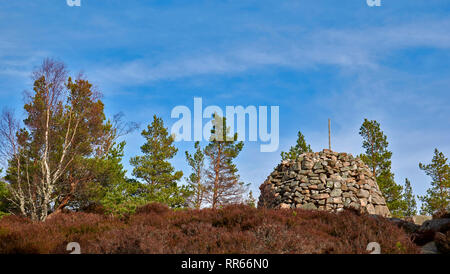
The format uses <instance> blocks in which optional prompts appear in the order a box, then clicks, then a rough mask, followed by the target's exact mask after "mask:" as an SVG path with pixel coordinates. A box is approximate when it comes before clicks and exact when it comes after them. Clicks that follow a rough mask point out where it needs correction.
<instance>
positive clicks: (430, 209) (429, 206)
mask: <svg viewBox="0 0 450 274" xmlns="http://www.w3.org/2000/svg"><path fill="white" fill-rule="evenodd" d="M419 168H420V169H422V170H423V171H425V173H426V174H427V175H428V176H430V177H431V179H432V181H431V188H429V189H428V190H427V194H426V195H424V196H419V199H420V200H421V201H422V208H421V213H422V214H430V215H431V214H434V213H437V212H443V211H449V210H450V167H449V164H448V163H447V158H446V157H445V156H444V154H443V153H442V152H440V151H439V150H438V149H435V150H434V156H433V159H432V161H431V163H430V164H428V165H424V164H422V163H419Z"/></svg>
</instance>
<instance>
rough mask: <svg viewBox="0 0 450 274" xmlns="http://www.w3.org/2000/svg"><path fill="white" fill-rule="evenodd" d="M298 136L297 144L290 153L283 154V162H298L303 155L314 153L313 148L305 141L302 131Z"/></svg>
mask: <svg viewBox="0 0 450 274" xmlns="http://www.w3.org/2000/svg"><path fill="white" fill-rule="evenodd" d="M297 136H298V138H297V144H296V145H295V146H293V147H291V148H290V149H289V151H288V152H284V151H282V152H281V159H282V160H296V159H297V158H298V156H300V155H301V154H303V153H306V152H312V149H311V146H310V145H308V144H307V143H306V141H305V136H303V134H302V133H301V132H300V131H299V132H298V133H297Z"/></svg>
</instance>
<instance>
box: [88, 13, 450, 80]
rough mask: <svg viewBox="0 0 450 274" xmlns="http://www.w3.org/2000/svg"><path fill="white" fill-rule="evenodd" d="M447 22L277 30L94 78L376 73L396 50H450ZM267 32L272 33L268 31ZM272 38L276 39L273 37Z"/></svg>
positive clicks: (106, 70)
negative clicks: (269, 71)
mask: <svg viewBox="0 0 450 274" xmlns="http://www.w3.org/2000/svg"><path fill="white" fill-rule="evenodd" d="M449 30H450V20H440V21H432V22H414V23H408V24H403V25H392V26H390V25H387V26H382V27H372V28H365V29H360V28H355V29H344V30H342V29H318V30H311V31H308V32H297V31H295V30H292V29H288V30H285V29H283V30H281V32H280V33H277V34H276V35H275V36H276V39H261V40H258V41H254V42H249V41H245V39H243V40H244V41H242V43H241V44H240V45H237V46H233V47H231V48H229V49H227V50H226V51H219V52H213V53H211V51H210V50H205V51H204V52H202V51H201V50H195V51H194V52H191V53H189V52H184V53H183V54H181V55H178V56H177V54H174V56H172V57H171V58H170V59H166V60H161V61H159V62H158V61H157V60H158V59H159V57H158V56H152V57H151V58H144V59H136V60H132V61H127V62H123V63H121V64H116V65H114V66H112V67H111V66H108V67H97V68H96V69H95V70H94V72H93V73H94V74H95V75H98V76H100V77H101V78H105V79H108V80H112V81H115V82H130V81H132V82H134V83H137V84H142V83H145V82H151V81H159V80H166V79H167V80H172V79H176V78H183V77H190V76H198V75H208V74H235V73H241V72H245V71H248V70H252V69H258V68H261V67H270V66H279V67H289V68H298V69H308V68H313V67H316V66H319V65H333V66H337V67H340V68H343V69H358V68H361V67H363V68H366V69H376V68H378V67H379V66H380V61H382V60H383V59H384V58H389V56H390V55H391V54H393V52H395V51H396V50H402V49H409V48H417V47H431V48H436V49H449V48H450V35H449V34H450V31H449ZM270 32H273V30H271V31H270ZM268 35H270V33H269V34H268ZM272 35H274V34H272Z"/></svg>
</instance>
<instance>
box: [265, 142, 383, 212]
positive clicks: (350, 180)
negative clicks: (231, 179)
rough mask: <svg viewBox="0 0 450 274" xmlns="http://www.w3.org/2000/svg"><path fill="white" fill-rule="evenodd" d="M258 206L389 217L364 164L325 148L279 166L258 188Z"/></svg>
mask: <svg viewBox="0 0 450 274" xmlns="http://www.w3.org/2000/svg"><path fill="white" fill-rule="evenodd" d="M259 189H260V190H261V195H260V196H259V201H258V207H266V208H303V209H319V210H327V211H332V212H339V211H342V210H343V209H344V208H354V209H357V210H359V211H361V212H364V213H368V214H377V215H381V216H383V217H390V212H389V209H388V208H387V206H386V201H385V199H384V198H383V195H382V194H381V191H380V189H379V188H378V185H377V183H376V181H375V178H374V177H373V174H372V172H371V171H370V169H369V168H368V167H367V165H366V164H364V162H363V161H362V160H361V159H360V158H358V157H356V158H355V157H353V156H352V155H351V154H347V153H337V152H333V151H331V150H328V149H324V150H323V151H321V152H315V153H313V152H311V153H304V154H302V155H300V157H298V159H297V160H296V161H293V160H287V161H283V162H282V163H281V164H279V165H278V166H277V167H276V168H275V170H274V171H273V172H272V173H271V174H270V175H269V177H268V178H267V179H266V181H265V182H264V183H263V184H262V185H261V186H260V188H259Z"/></svg>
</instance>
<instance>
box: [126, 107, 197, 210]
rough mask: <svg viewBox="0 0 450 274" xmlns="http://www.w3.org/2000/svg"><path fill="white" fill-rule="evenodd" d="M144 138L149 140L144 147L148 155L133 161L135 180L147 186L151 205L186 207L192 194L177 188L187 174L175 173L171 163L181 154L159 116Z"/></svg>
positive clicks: (143, 134) (148, 128)
mask: <svg viewBox="0 0 450 274" xmlns="http://www.w3.org/2000/svg"><path fill="white" fill-rule="evenodd" d="M142 136H143V137H144V138H145V139H146V143H145V144H144V145H142V146H141V151H142V153H144V155H143V156H136V157H133V158H132V159H131V160H130V163H131V165H133V166H134V169H133V176H136V177H137V178H140V179H142V180H144V181H145V183H146V184H147V191H148V200H149V201H154V202H160V203H164V204H167V205H169V206H170V207H182V206H184V205H185V202H186V197H187V195H188V194H189V192H188V191H187V188H186V187H184V186H178V184H177V181H178V180H179V179H180V178H181V177H182V176H183V172H182V171H175V168H174V167H173V166H172V164H171V163H170V162H169V159H172V158H173V157H174V156H175V154H176V153H177V151H178V149H177V148H176V147H175V146H174V145H173V142H174V137H173V136H171V135H169V133H168V131H167V128H165V127H164V123H163V120H162V119H161V118H158V117H156V115H155V116H153V122H152V123H151V125H148V127H147V130H143V131H142Z"/></svg>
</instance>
